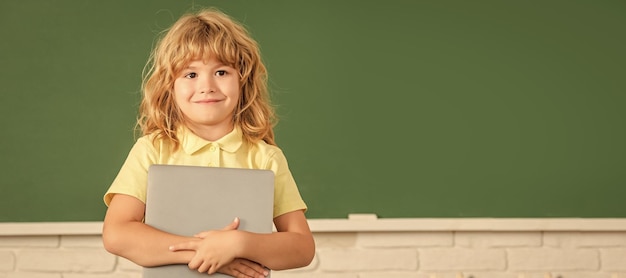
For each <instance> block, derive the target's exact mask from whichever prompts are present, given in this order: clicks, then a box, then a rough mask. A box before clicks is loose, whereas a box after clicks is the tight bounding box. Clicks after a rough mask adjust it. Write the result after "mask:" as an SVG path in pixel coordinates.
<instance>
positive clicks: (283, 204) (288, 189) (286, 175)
mask: <svg viewBox="0 0 626 278" xmlns="http://www.w3.org/2000/svg"><path fill="white" fill-rule="evenodd" d="M268 163H269V165H268V168H269V169H271V170H272V171H273V172H274V174H275V176H274V184H275V185H274V218H276V217H278V216H280V215H283V214H285V213H288V212H292V211H296V210H305V211H306V209H307V206H306V204H305V202H304V200H302V197H301V196H300V192H299V190H298V187H297V185H296V182H295V180H294V178H293V176H292V175H291V171H290V170H289V165H288V164H287V158H286V157H285V155H284V154H283V152H282V151H281V150H280V149H277V151H276V152H275V153H274V154H273V155H272V156H271V157H270V159H269V161H268Z"/></svg>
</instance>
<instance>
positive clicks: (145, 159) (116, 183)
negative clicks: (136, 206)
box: [104, 137, 156, 206]
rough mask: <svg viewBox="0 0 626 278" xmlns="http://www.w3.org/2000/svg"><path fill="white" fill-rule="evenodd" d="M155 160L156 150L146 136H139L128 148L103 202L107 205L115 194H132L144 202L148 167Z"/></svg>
mask: <svg viewBox="0 0 626 278" xmlns="http://www.w3.org/2000/svg"><path fill="white" fill-rule="evenodd" d="M155 161H156V150H155V148H154V146H153V144H152V142H151V140H149V139H148V138H147V137H141V138H139V140H137V142H136V143H135V145H134V146H133V147H132V149H131V150H130V152H129V154H128V157H127V158H126V161H125V162H124V164H123V165H122V168H120V171H119V173H118V174H117V177H115V180H113V183H112V184H111V186H110V187H109V190H107V192H106V193H105V194H104V203H105V204H106V205H107V206H108V205H109V204H110V202H111V199H113V195H115V194H125V195H129V196H133V197H135V198H137V199H139V200H140V201H142V202H144V203H145V202H146V188H147V182H148V168H149V167H150V165H152V164H154V163H155Z"/></svg>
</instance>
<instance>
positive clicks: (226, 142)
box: [178, 127, 243, 154]
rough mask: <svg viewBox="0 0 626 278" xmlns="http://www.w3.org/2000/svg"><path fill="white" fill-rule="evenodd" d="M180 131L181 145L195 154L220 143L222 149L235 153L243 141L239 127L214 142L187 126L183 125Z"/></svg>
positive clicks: (188, 152) (187, 151)
mask: <svg viewBox="0 0 626 278" xmlns="http://www.w3.org/2000/svg"><path fill="white" fill-rule="evenodd" d="M179 131H180V132H179V133H178V134H180V141H181V146H182V148H183V150H184V151H185V152H186V153H187V154H193V153H195V152H197V151H199V150H200V149H202V148H204V147H205V146H207V145H210V144H213V145H218V146H219V147H220V149H222V150H224V151H226V152H229V153H234V152H236V151H237V150H238V149H239V147H241V144H242V143H243V133H242V132H241V129H239V128H238V127H235V128H234V129H233V131H231V132H230V133H228V134H226V135H224V137H222V138H220V139H218V140H217V141H214V142H212V141H207V140H204V139H202V138H200V137H199V136H198V135H196V134H194V133H193V132H191V130H189V129H188V128H185V127H182V128H181V129H180V130H179Z"/></svg>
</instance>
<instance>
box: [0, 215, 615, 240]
mask: <svg viewBox="0 0 626 278" xmlns="http://www.w3.org/2000/svg"><path fill="white" fill-rule="evenodd" d="M309 226H310V227H311V230H312V231H313V232H314V233H330V232H437V231H459V232H461V231H494V232H506V231H518V232H519V231H580V232H616V231H626V218H381V219H378V218H375V217H350V218H349V219H310V220H309ZM101 233H102V222H6V223H0V236H45V235H100V234H101Z"/></svg>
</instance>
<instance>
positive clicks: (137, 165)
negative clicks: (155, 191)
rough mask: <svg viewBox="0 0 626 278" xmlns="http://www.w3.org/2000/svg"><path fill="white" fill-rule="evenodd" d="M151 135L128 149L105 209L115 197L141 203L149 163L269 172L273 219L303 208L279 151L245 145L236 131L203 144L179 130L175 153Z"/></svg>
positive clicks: (163, 141) (260, 143) (257, 145)
mask: <svg viewBox="0 0 626 278" xmlns="http://www.w3.org/2000/svg"><path fill="white" fill-rule="evenodd" d="M154 136H155V135H147V136H143V137H141V138H139V140H137V142H136V143H135V145H134V146H133V147H132V149H131V150H130V153H129V154H128V157H127V158H126V161H125V162H124V165H123V166H122V168H121V169H120V172H119V173H118V174H117V177H116V178H115V180H114V181H113V184H111V187H109V190H108V191H107V192H106V194H105V195H104V202H105V204H106V205H107V206H108V205H109V203H110V202H111V199H112V198H113V195H115V194H126V195H130V196H133V197H135V198H137V199H139V200H141V201H142V202H144V203H145V202H146V188H147V182H148V167H150V165H152V164H172V165H192V166H213V167H228V168H248V169H265V170H272V171H273V172H274V175H275V177H274V180H275V184H274V217H277V216H279V215H282V214H285V213H287V212H291V211H295V210H301V209H304V210H306V208H307V207H306V204H305V203H304V201H303V200H302V197H301V196H300V192H299V191H298V187H297V186H296V182H295V180H294V179H293V177H292V175H291V172H290V171H289V167H288V165H287V159H286V158H285V156H284V154H283V152H282V151H281V150H280V148H278V147H276V146H272V145H268V144H266V143H265V142H264V141H259V142H258V143H255V144H250V143H247V142H246V141H244V140H243V134H242V133H241V130H240V129H238V128H235V129H234V130H233V131H232V132H230V133H229V134H227V135H226V136H224V137H222V138H221V139H219V140H217V141H215V142H211V141H206V140H204V139H202V138H200V137H198V136H197V135H195V134H194V133H192V132H191V131H189V130H188V129H186V128H182V129H181V132H179V133H178V136H179V138H180V142H181V146H180V147H179V148H178V149H177V150H173V145H172V144H171V143H170V142H169V141H168V140H163V139H157V140H156V141H154V142H155V143H154V144H153V143H152V142H153V140H152V139H153V138H154Z"/></svg>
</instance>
